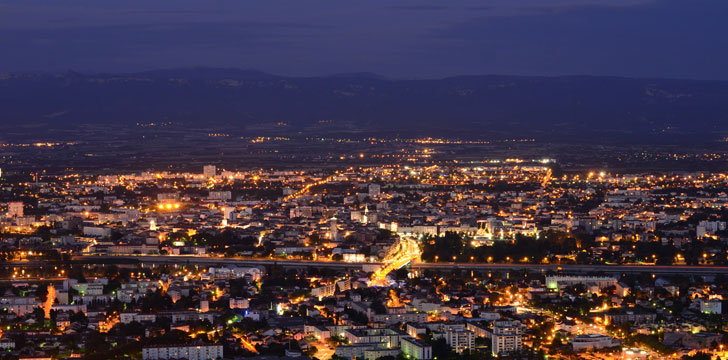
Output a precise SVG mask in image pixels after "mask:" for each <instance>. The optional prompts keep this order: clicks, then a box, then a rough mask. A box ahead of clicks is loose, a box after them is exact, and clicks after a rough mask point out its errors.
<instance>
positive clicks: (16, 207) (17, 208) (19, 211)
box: [8, 201, 23, 217]
mask: <svg viewBox="0 0 728 360" xmlns="http://www.w3.org/2000/svg"><path fill="white" fill-rule="evenodd" d="M8 217H23V202H22V201H12V202H9V203H8Z"/></svg>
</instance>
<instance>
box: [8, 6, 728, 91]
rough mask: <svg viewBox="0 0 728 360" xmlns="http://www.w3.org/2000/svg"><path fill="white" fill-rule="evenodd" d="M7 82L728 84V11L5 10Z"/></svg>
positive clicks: (402, 8) (624, 8)
mask: <svg viewBox="0 0 728 360" xmlns="http://www.w3.org/2000/svg"><path fill="white" fill-rule="evenodd" d="M0 49H2V54H1V55H0V71H33V70H43V71H66V70H69V69H72V70H76V71H82V72H133V71H142V70H149V69H158V68H172V67H188V66H214V67H237V68H242V69H258V70H262V71H266V72H271V73H276V74H284V75H304V76H309V75H326V74H334V73H343V72H360V71H369V72H375V73H379V74H382V75H386V76H390V77H397V78H434V77H444V76H451V75H464V74H520V75H562V74H588V75H618V76H633V77H671V78H695V79H721V80H728V0H480V1H471V0H439V1H433V0H422V1H409V0H399V1H395V0H360V1H347V0H335V1H318V0H310V1H308V0H121V1H119V0H115V1H109V0H0Z"/></svg>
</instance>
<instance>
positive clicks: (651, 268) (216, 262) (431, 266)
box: [8, 255, 728, 275]
mask: <svg viewBox="0 0 728 360" xmlns="http://www.w3.org/2000/svg"><path fill="white" fill-rule="evenodd" d="M72 261H73V262H74V263H87V264H145V265H146V264H149V265H154V264H160V265H161V264H170V265H183V266H192V265H198V266H227V265H235V266H277V267H281V268H284V269H307V268H312V267H316V268H321V269H336V270H344V271H348V270H364V271H367V272H370V271H374V270H375V269H377V268H381V266H382V265H383V263H356V262H343V261H310V260H285V259H241V258H220V257H203V256H186V255H177V256H175V255H128V256H122V255H119V256H77V257H73V258H72ZM8 265H11V266H12V265H16V266H22V265H21V264H8ZM46 265H49V264H48V263H46ZM409 266H410V267H411V269H412V270H419V271H423V270H437V271H462V270H476V271H481V272H482V271H528V272H538V273H545V272H549V271H553V272H563V273H574V274H586V273H591V272H601V273H607V274H635V273H647V274H656V275H661V274H662V275H676V274H684V275H717V274H725V275H728V266H707V265H706V266H696V265H674V266H670V265H634V264H630V265H573V264H562V265H558V264H490V263H488V264H483V263H422V262H412V263H410V265H409Z"/></svg>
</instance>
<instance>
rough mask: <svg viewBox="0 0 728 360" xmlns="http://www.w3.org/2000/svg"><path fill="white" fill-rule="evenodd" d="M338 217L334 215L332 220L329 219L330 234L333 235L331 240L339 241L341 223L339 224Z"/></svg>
mask: <svg viewBox="0 0 728 360" xmlns="http://www.w3.org/2000/svg"><path fill="white" fill-rule="evenodd" d="M338 220H339V219H337V218H336V217H332V218H331V220H329V235H330V237H331V241H337V240H339V225H338V224H337V221H338Z"/></svg>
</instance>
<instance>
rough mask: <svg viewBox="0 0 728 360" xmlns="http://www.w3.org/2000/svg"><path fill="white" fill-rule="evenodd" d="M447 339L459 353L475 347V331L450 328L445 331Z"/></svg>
mask: <svg viewBox="0 0 728 360" xmlns="http://www.w3.org/2000/svg"><path fill="white" fill-rule="evenodd" d="M445 341H446V342H447V344H448V345H450V348H451V349H453V350H454V351H455V352H457V353H462V352H464V351H472V350H473V348H474V347H475V333H473V332H472V331H470V330H456V329H452V330H450V329H449V330H448V331H447V332H446V333H445Z"/></svg>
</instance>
